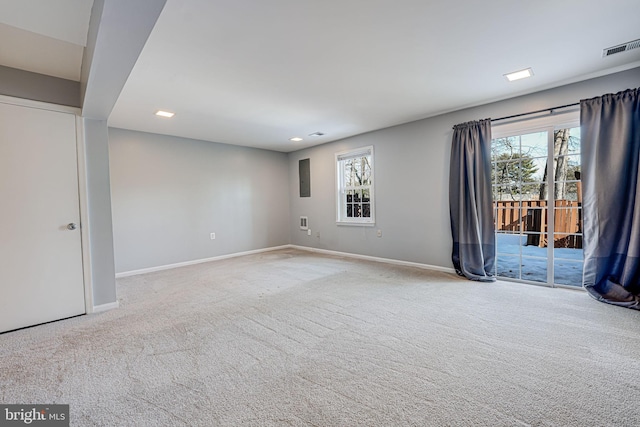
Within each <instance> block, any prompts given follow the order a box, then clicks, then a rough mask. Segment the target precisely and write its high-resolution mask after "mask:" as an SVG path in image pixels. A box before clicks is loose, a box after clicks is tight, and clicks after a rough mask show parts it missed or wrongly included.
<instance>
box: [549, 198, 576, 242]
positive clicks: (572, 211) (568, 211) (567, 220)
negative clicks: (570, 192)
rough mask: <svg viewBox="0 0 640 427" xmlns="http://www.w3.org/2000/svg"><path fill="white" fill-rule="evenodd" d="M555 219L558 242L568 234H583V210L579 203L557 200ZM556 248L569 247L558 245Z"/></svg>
mask: <svg viewBox="0 0 640 427" xmlns="http://www.w3.org/2000/svg"><path fill="white" fill-rule="evenodd" d="M553 218H554V221H553V222H554V228H555V230H554V231H555V233H556V234H555V236H556V239H555V240H556V241H558V240H560V239H563V238H564V237H565V236H566V235H568V234H574V233H582V208H581V207H580V206H579V204H578V202H573V201H570V200H556V208H555V209H554V215H553ZM555 246H556V247H567V246H566V245H560V246H558V245H557V244H556V245H555Z"/></svg>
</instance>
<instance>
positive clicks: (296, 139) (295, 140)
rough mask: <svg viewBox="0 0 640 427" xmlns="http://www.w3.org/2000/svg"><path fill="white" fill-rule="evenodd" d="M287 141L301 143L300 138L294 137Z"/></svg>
mask: <svg viewBox="0 0 640 427" xmlns="http://www.w3.org/2000/svg"><path fill="white" fill-rule="evenodd" d="M289 141H293V142H298V141H302V138H300V137H299V136H294V137H293V138H289Z"/></svg>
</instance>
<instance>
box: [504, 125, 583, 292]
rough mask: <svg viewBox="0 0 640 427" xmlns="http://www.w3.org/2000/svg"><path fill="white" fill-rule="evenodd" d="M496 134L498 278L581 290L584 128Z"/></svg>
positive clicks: (530, 129)
mask: <svg viewBox="0 0 640 427" xmlns="http://www.w3.org/2000/svg"><path fill="white" fill-rule="evenodd" d="M520 127H522V128H524V126H522V125H520ZM509 129H512V130H511V131H509ZM496 133H497V134H498V135H497V137H495V138H494V139H493V141H492V180H493V200H494V202H493V203H494V220H495V226H496V252H497V262H496V272H495V273H496V275H497V276H498V277H502V278H508V279H512V280H517V281H526V282H533V283H538V284H544V285H549V286H554V285H564V286H581V284H582V264H583V258H582V197H581V185H580V128H579V127H577V126H567V125H564V126H560V127H557V126H550V125H547V126H544V127H539V128H537V129H536V128H528V129H518V126H517V125H516V126H515V129H514V126H511V127H510V128H507V129H503V130H502V131H498V132H496Z"/></svg>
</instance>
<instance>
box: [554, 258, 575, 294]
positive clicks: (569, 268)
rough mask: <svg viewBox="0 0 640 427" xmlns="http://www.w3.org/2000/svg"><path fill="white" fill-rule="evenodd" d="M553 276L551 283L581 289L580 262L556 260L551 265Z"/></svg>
mask: <svg viewBox="0 0 640 427" xmlns="http://www.w3.org/2000/svg"><path fill="white" fill-rule="evenodd" d="M581 252H582V251H581ZM553 275H554V278H553V281H554V282H555V283H557V284H559V285H569V286H577V287H581V286H582V260H578V261H576V260H566V259H558V258H556V259H555V261H554V264H553Z"/></svg>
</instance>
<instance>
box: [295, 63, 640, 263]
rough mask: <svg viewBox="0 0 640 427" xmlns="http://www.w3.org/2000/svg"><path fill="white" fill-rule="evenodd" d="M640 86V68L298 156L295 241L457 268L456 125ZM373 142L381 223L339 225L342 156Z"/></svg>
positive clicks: (405, 126) (306, 152)
mask: <svg viewBox="0 0 640 427" xmlns="http://www.w3.org/2000/svg"><path fill="white" fill-rule="evenodd" d="M638 85H640V68H636V69H633V70H629V71H625V72H621V73H618V74H613V75H609V76H605V77H601V78H597V79H592V80H588V81H584V82H580V83H575V84H571V85H567V86H563V87H560V88H556V89H550V90H546V91H542V92H537V93H535V94H531V95H526V96H522V97H518V98H513V99H510V100H505V101H500V102H495V103H492V104H487V105H484V106H479V107H474V108H469V109H466V110H461V111H456V112H452V113H449V114H444V115H441V116H437V117H433V118H430V119H425V120H421V121H416V122H412V123H408V124H404V125H400V126H395V127H392V128H387V129H382V130H379V131H375V132H370V133H367V134H363V135H358V136H355V137H352V138H347V139H344V140H341V141H337V142H333V143H329V144H325V145H322V146H318V147H313V148H310V149H306V150H301V151H297V152H293V153H290V154H289V182H290V188H289V197H290V200H291V218H292V221H291V223H290V230H291V242H292V243H293V244H295V245H301V246H308V247H313V248H321V249H329V250H334V251H341V252H349V253H355V254H361V255H369V256H377V257H383V258H391V259H397V260H402V261H410V262H418V263H423V264H429V265H434V266H439V267H449V268H450V267H452V265H451V247H452V243H451V234H450V233H451V232H450V222H449V154H450V151H451V136H452V127H453V126H454V125H455V124H458V123H463V122H467V121H470V120H479V119H484V118H498V117H504V116H509V115H513V114H519V113H526V112H530V111H535V110H539V109H543V108H551V107H556V106H560V105H565V104H570V103H574V102H578V101H579V100H580V99H584V98H590V97H595V96H599V95H602V94H604V93H608V92H618V91H620V90H624V89H628V88H635V87H638ZM367 145H373V146H374V150H375V160H374V161H375V197H376V225H375V227H362V226H360V227H358V226H342V225H341V226H338V225H336V223H335V165H334V164H335V157H334V154H335V153H336V152H339V151H343V150H346V149H351V148H357V147H362V146H367ZM305 158H310V159H311V197H310V198H301V197H299V188H298V161H299V160H300V159H305ZM299 216H308V217H309V228H311V229H312V236H307V234H306V232H305V231H301V230H299V228H298V223H297V218H298V217H299ZM378 229H379V230H381V231H382V237H380V238H379V237H377V236H376V232H377V230H378ZM317 232H319V233H320V237H319V238H318V237H316V233H317Z"/></svg>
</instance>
